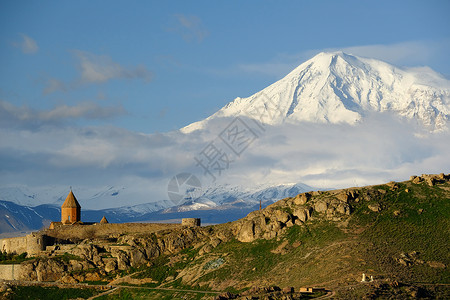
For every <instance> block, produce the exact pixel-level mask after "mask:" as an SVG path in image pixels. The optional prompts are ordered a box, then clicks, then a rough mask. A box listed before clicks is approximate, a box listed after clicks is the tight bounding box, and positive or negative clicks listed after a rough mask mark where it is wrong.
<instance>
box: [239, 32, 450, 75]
mask: <svg viewBox="0 0 450 300" xmlns="http://www.w3.org/2000/svg"><path fill="white" fill-rule="evenodd" d="M332 51H343V52H346V53H348V54H353V55H357V56H362V57H368V58H375V59H379V60H383V61H386V62H388V63H390V64H393V65H396V66H400V67H402V66H424V65H426V66H430V67H432V68H433V69H438V71H439V68H440V67H442V63H440V62H442V61H444V62H445V63H446V64H447V66H446V68H447V69H446V71H445V70H444V71H443V72H442V71H441V72H442V73H445V74H447V75H449V74H450V70H449V69H448V68H449V67H450V60H449V57H448V53H449V52H450V40H449V39H443V40H438V41H406V42H401V43H395V44H388V45H382V44H374V45H356V46H349V47H344V48H325V49H311V50H306V51H303V52H300V53H295V54H278V55H277V56H276V57H274V58H273V59H271V60H270V61H268V62H262V63H244V64H238V65H237V66H236V67H235V69H236V70H237V71H243V72H247V73H251V74H260V75H264V76H272V77H276V78H280V77H282V76H284V75H286V74H287V73H289V72H290V71H292V70H293V69H294V68H295V67H297V66H298V65H300V64H301V63H303V62H305V61H306V60H308V59H310V58H312V57H313V56H314V55H316V54H318V53H320V52H332ZM443 67H445V66H443Z"/></svg>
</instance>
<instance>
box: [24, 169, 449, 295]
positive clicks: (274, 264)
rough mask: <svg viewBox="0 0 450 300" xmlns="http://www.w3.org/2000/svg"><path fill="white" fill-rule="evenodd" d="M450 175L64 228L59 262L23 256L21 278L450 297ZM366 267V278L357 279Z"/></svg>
mask: <svg viewBox="0 0 450 300" xmlns="http://www.w3.org/2000/svg"><path fill="white" fill-rule="evenodd" d="M449 178H450V176H449V175H444V174H440V175H422V176H419V177H411V179H410V180H409V181H405V182H390V183H387V184H383V185H376V186H368V187H361V188H349V189H343V190H333V191H325V192H320V191H319V192H309V193H303V194H300V195H298V196H296V197H293V198H286V199H282V200H280V201H278V202H276V203H274V204H272V205H270V206H268V207H266V208H264V209H263V210H260V211H254V212H252V213H250V214H249V215H248V216H246V217H245V218H243V219H240V220H238V221H235V222H231V223H226V224H220V225H215V226H206V227H192V228H188V227H181V226H175V225H174V226H167V227H166V226H161V230H159V229H158V228H156V227H155V230H151V231H150V232H144V231H136V230H134V231H131V230H130V231H128V232H127V233H125V232H115V233H114V234H112V233H111V232H110V231H109V230H105V229H101V226H92V227H91V228H93V229H90V230H91V231H92V230H93V231H98V232H92V233H91V234H92V238H86V237H85V236H84V237H83V238H84V240H81V239H80V236H79V234H77V235H76V236H74V237H70V231H68V230H66V231H65V232H64V236H65V237H66V238H67V239H69V240H70V239H71V238H72V239H73V241H75V242H76V244H73V248H72V250H70V251H69V250H66V251H68V252H69V253H67V255H66V258H65V259H64V257H51V255H50V257H40V258H36V259H35V260H32V261H27V262H24V263H23V265H25V266H27V268H26V274H24V275H23V278H22V279H26V280H29V279H34V280H35V279H37V278H40V280H44V281H46V280H47V281H54V280H57V281H60V282H66V283H67V282H69V283H70V282H71V283H76V282H89V281H93V280H95V281H99V282H100V283H101V282H103V283H104V284H110V285H137V286H141V287H142V288H145V287H146V288H150V287H151V288H169V289H173V290H174V291H173V290H146V292H145V295H146V298H149V299H157V298H158V296H157V295H159V296H161V295H165V294H170V295H173V294H174V293H176V291H178V292H180V291H184V292H183V293H184V294H183V295H187V294H189V295H191V296H192V297H191V298H192V299H200V298H212V297H215V296H214V294H212V293H213V292H215V291H218V292H225V291H228V294H226V295H223V298H225V299H226V298H227V297H228V298H231V297H241V298H242V297H250V296H254V297H261V298H263V297H272V299H278V298H280V297H291V298H285V299H296V297H297V298H298V297H300V296H299V294H298V293H291V292H290V291H291V289H289V288H290V287H293V288H294V290H295V291H298V290H299V288H300V287H323V288H325V289H326V291H328V292H326V291H322V292H321V291H319V292H317V293H316V294H312V295H310V297H315V296H321V295H323V294H324V293H328V296H333V297H335V298H338V299H339V298H341V299H348V298H363V297H366V298H369V299H375V298H390V297H392V298H416V297H419V298H420V297H423V298H443V299H445V298H447V299H448V298H450V290H449V288H448V285H449V284H450V282H449V281H450V280H449V279H450V274H449V269H448V267H449V264H450V256H449V253H450V251H449V250H450V249H449V248H450V245H449V242H448V241H449V232H450V230H449V229H450V203H449V201H450V183H449ZM124 226H125V225H124ZM118 228H120V227H117V229H118ZM133 228H134V227H133ZM142 228H145V227H142ZM158 230H159V231H158ZM61 233H62V232H58V231H55V232H54V233H53V234H54V235H58V234H61ZM94 236H95V238H94ZM66 249H68V248H66ZM52 261H53V262H52ZM50 265H51V266H52V267H48V266H50ZM85 265H86V266H85ZM39 272H40V273H39ZM363 273H364V274H365V275H366V277H367V280H368V281H370V278H371V277H372V278H373V281H370V282H361V279H362V275H363ZM273 286H277V287H280V288H281V289H283V290H278V288H276V287H275V288H274V287H273ZM271 287H272V288H271ZM186 290H187V291H191V292H186ZM196 290H197V291H202V292H208V291H209V292H211V293H210V294H208V293H200V292H199V293H195V291H196ZM138 291H139V290H137V289H129V290H128V289H127V288H121V289H120V291H117V292H113V293H111V294H109V295H107V296H103V299H120V298H121V297H122V296H120V295H125V294H126V295H131V297H132V296H133V293H138ZM178 292H177V293H178ZM139 293H140V292H139ZM304 296H305V295H304V294H303V297H304ZM136 297H137V294H136ZM139 297H140V296H139ZM152 297H153V298H152ZM161 297H162V296H161ZM186 297H187V296H186ZM189 297H190V296H189ZM189 297H188V298H189ZM277 297H278V298H277ZM242 299H245V298H242ZM256 299H257V298H256ZM269 299H270V298H269Z"/></svg>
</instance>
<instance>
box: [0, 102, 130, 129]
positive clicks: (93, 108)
mask: <svg viewBox="0 0 450 300" xmlns="http://www.w3.org/2000/svg"><path fill="white" fill-rule="evenodd" d="M124 114H126V111H125V109H124V108H123V107H122V106H107V107H104V106H99V105H98V104H96V103H93V102H81V103H79V104H77V105H74V106H68V105H60V106H56V107H54V108H53V109H51V110H47V111H43V110H41V111H40V110H36V109H32V108H30V107H28V106H21V107H17V106H15V105H13V104H11V103H9V102H6V101H2V100H0V127H3V128H15V127H16V128H30V129H37V128H39V127H41V126H44V125H59V124H66V123H68V122H70V121H73V120H77V119H88V120H99V119H110V118H114V117H117V116H120V115H124Z"/></svg>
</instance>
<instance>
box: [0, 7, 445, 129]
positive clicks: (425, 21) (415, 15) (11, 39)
mask: <svg viewBox="0 0 450 300" xmlns="http://www.w3.org/2000/svg"><path fill="white" fill-rule="evenodd" d="M449 14H450V1H8V0H5V1H2V2H1V3H0V65H1V68H0V101H2V102H1V103H2V107H3V108H2V109H3V110H8V111H9V112H11V111H12V112H13V114H15V115H16V121H17V120H22V121H24V120H25V121H29V124H27V126H40V125H42V124H46V123H47V122H50V123H52V124H64V125H68V126H81V127H83V126H88V125H100V126H110V125H112V126H115V127H119V128H124V129H128V130H132V131H137V132H144V133H154V132H166V131H170V130H174V129H178V128H180V127H183V126H186V125H188V124H190V123H192V122H195V121H198V120H200V119H203V118H205V117H207V116H209V115H211V114H212V113H214V112H215V111H217V110H218V109H219V108H221V107H222V106H224V105H225V104H226V103H228V102H229V101H231V100H233V99H234V98H235V97H247V96H250V95H251V94H253V93H255V92H257V91H259V90H261V89H263V88H264V87H266V86H267V85H269V84H271V83H273V82H274V81H276V80H277V79H279V78H281V77H283V75H285V74H287V72H289V71H290V70H291V69H293V68H294V67H295V66H297V65H299V64H300V63H301V62H303V61H305V60H307V59H309V58H311V57H312V56H313V55H314V54H316V53H318V52H321V51H328V50H344V51H348V52H351V53H353V54H356V55H361V56H369V57H375V58H380V59H383V60H385V61H388V62H390V63H393V64H395V65H397V66H404V67H408V66H423V65H427V66H430V67H431V68H433V69H434V70H436V71H438V72H440V73H441V74H443V75H444V76H446V77H447V78H450V55H448V53H450V18H449ZM5 107H7V108H5ZM10 122H12V121H10ZM13 125H14V124H12V123H10V124H9V125H8V126H13Z"/></svg>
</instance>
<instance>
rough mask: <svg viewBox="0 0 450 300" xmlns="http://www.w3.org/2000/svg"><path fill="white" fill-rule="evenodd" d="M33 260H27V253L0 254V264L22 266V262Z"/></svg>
mask: <svg viewBox="0 0 450 300" xmlns="http://www.w3.org/2000/svg"><path fill="white" fill-rule="evenodd" d="M30 259H33V258H27V253H26V252H24V253H21V254H15V253H7V252H0V264H5V265H6V264H8V265H9V264H20V263H21V262H24V261H27V260H30Z"/></svg>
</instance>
